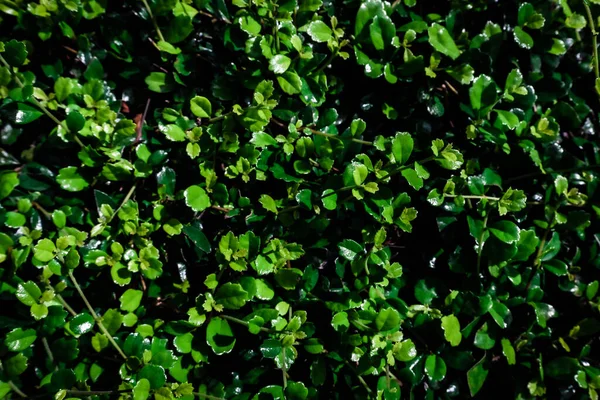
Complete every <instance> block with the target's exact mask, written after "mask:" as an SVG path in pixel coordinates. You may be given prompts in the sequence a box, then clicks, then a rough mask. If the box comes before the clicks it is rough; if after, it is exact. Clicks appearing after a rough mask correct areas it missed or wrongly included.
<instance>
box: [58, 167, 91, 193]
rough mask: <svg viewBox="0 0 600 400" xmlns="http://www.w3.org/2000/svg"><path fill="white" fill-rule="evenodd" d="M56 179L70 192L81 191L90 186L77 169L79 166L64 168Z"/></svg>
mask: <svg viewBox="0 0 600 400" xmlns="http://www.w3.org/2000/svg"><path fill="white" fill-rule="evenodd" d="M56 181H57V182H58V183H59V185H60V187H61V188H63V189H64V190H66V191H69V192H80V191H82V190H83V189H85V188H86V187H88V186H89V183H87V181H86V180H85V179H84V178H83V177H82V176H81V175H80V174H79V172H78V171H77V167H67V168H62V169H61V170H60V171H59V173H58V176H57V177H56Z"/></svg>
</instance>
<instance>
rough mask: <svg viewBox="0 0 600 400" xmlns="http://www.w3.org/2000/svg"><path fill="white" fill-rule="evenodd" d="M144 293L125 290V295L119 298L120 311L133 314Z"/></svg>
mask: <svg viewBox="0 0 600 400" xmlns="http://www.w3.org/2000/svg"><path fill="white" fill-rule="evenodd" d="M143 295H144V292H142V291H141V290H135V289H127V290H126V291H125V293H123V294H122V295H121V297H119V302H120V303H121V310H123V311H129V312H134V311H135V310H137V308H138V307H139V306H140V303H141V301H142V296H143Z"/></svg>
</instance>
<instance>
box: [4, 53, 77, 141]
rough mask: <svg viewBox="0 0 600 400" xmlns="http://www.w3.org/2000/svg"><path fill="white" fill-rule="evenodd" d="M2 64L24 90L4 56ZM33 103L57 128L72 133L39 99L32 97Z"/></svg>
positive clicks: (23, 85)
mask: <svg viewBox="0 0 600 400" xmlns="http://www.w3.org/2000/svg"><path fill="white" fill-rule="evenodd" d="M0 62H1V63H2V64H4V66H5V67H6V68H8V70H9V71H10V73H11V75H12V76H13V78H14V80H15V82H17V85H19V87H20V88H21V89H22V88H24V87H25V84H23V82H21V80H20V79H19V77H18V76H17V75H16V74H15V73H14V72H13V69H12V67H11V66H10V64H9V63H8V62H7V61H6V60H5V59H4V57H2V55H0ZM31 101H32V102H33V104H35V105H36V106H37V107H38V108H39V109H40V110H42V112H43V113H44V114H46V115H47V116H48V118H50V119H51V120H52V121H54V123H55V124H56V125H57V126H62V127H63V129H65V130H66V131H67V132H70V130H69V127H68V126H67V124H64V123H62V122H60V121H59V119H58V118H56V117H55V116H54V115H53V114H52V113H51V112H50V111H48V109H47V108H46V107H45V106H44V105H43V104H42V103H40V102H39V101H38V99H36V98H35V97H33V96H32V97H31ZM73 137H74V138H75V142H77V144H78V145H79V146H81V147H85V146H84V145H83V143H81V140H79V138H78V137H77V136H76V135H75V134H73Z"/></svg>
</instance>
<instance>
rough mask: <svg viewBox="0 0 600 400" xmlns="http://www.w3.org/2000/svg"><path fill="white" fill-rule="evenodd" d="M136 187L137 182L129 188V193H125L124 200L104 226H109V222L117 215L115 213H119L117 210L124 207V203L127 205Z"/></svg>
mask: <svg viewBox="0 0 600 400" xmlns="http://www.w3.org/2000/svg"><path fill="white" fill-rule="evenodd" d="M136 186H137V182H136V183H134V184H133V186H132V187H131V189H129V192H127V194H126V195H125V198H124V199H123V201H122V202H121V204H120V205H119V207H118V208H117V209H116V210H115V212H114V213H113V215H111V216H110V218H109V219H108V221H106V225H108V224H110V222H111V221H112V220H113V218H114V217H115V215H117V213H118V212H119V210H120V209H121V208H123V206H124V205H125V203H127V202H128V201H129V199H131V196H133V192H135V188H136Z"/></svg>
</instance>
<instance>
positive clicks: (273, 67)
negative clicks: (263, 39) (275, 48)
mask: <svg viewBox="0 0 600 400" xmlns="http://www.w3.org/2000/svg"><path fill="white" fill-rule="evenodd" d="M291 63H292V59H291V58H289V57H288V56H284V55H283V54H277V55H276V56H274V57H273V58H271V60H269V71H273V72H274V73H275V74H278V75H280V74H283V73H284V72H285V71H287V69H288V68H289V67H290V64H291Z"/></svg>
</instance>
